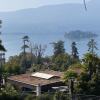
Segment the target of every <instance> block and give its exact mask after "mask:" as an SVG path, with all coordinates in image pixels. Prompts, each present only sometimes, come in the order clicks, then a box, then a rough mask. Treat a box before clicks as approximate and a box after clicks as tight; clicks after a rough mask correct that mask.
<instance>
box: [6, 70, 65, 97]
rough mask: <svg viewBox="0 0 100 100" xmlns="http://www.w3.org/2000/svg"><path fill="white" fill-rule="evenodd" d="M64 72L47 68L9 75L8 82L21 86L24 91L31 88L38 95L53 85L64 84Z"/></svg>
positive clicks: (49, 89) (50, 88)
mask: <svg viewBox="0 0 100 100" xmlns="http://www.w3.org/2000/svg"><path fill="white" fill-rule="evenodd" d="M62 76H63V72H59V71H53V70H45V71H39V72H34V73H29V74H21V75H15V76H10V77H8V82H9V83H11V84H12V85H14V86H17V87H19V88H20V89H21V90H22V91H23V90H24V91H25V90H30V91H34V93H36V94H37V96H38V95H40V94H41V92H47V91H51V90H52V87H57V86H58V87H59V86H63V85H64V83H63V81H62Z"/></svg>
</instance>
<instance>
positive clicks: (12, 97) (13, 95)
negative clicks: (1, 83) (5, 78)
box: [0, 84, 20, 100]
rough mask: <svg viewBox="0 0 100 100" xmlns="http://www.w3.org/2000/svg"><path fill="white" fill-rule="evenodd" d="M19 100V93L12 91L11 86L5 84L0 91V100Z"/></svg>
mask: <svg viewBox="0 0 100 100" xmlns="http://www.w3.org/2000/svg"><path fill="white" fill-rule="evenodd" d="M7 99H8V100H20V99H19V93H18V92H17V91H16V90H15V89H14V87H13V86H11V85H10V84H7V85H6V86H5V87H4V88H2V89H1V91H0V100H7Z"/></svg>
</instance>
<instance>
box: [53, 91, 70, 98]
mask: <svg viewBox="0 0 100 100" xmlns="http://www.w3.org/2000/svg"><path fill="white" fill-rule="evenodd" d="M53 100H70V99H69V97H68V95H65V94H64V93H62V92H56V93H55V95H54V99H53Z"/></svg>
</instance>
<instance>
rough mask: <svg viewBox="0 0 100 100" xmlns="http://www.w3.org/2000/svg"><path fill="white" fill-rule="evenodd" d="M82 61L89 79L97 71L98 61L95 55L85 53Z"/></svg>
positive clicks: (99, 63) (99, 60)
mask: <svg viewBox="0 0 100 100" xmlns="http://www.w3.org/2000/svg"><path fill="white" fill-rule="evenodd" d="M83 59H84V64H85V65H86V66H87V69H88V73H89V76H90V79H91V78H92V75H93V74H94V73H96V71H97V70H98V69H97V67H99V66H100V59H99V57H98V56H97V55H95V54H91V53H86V54H85V55H84V57H83Z"/></svg>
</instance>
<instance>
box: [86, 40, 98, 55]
mask: <svg viewBox="0 0 100 100" xmlns="http://www.w3.org/2000/svg"><path fill="white" fill-rule="evenodd" d="M87 45H88V51H89V52H90V53H91V54H95V50H98V48H97V43H96V42H95V40H94V39H91V40H90V41H89V42H88V44H87Z"/></svg>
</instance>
